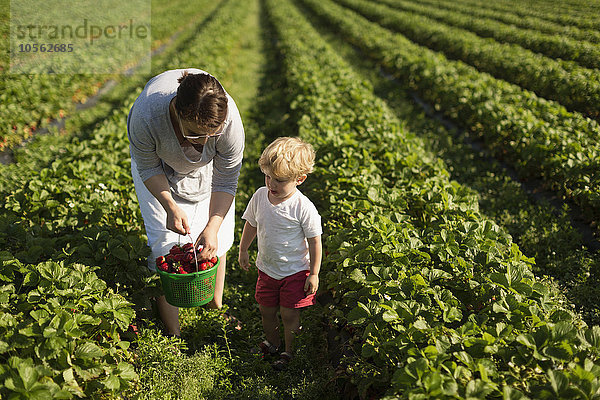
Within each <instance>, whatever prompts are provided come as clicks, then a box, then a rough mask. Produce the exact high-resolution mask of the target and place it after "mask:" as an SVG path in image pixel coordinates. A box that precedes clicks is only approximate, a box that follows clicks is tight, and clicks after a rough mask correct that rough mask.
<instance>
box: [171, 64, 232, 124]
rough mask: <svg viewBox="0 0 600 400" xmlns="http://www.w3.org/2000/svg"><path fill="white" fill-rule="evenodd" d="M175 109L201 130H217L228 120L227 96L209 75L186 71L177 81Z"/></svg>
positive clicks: (216, 81) (217, 82)
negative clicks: (196, 124) (194, 122)
mask: <svg viewBox="0 0 600 400" xmlns="http://www.w3.org/2000/svg"><path fill="white" fill-rule="evenodd" d="M177 81H178V82H179V87H178V88H177V98H176V99H175V109H176V110H177V112H179V115H180V116H181V118H183V119H185V120H187V121H196V123H198V125H199V126H200V127H201V128H206V129H210V130H214V129H217V128H218V127H219V126H220V125H221V124H222V123H223V121H225V118H227V95H226V94H225V90H224V89H223V86H221V84H220V83H219V81H218V80H217V79H216V78H215V77H213V76H211V75H208V74H190V73H188V72H187V71H184V72H183V74H182V75H181V77H180V78H179V79H178V80H177Z"/></svg>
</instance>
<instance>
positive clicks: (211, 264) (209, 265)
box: [206, 261, 215, 268]
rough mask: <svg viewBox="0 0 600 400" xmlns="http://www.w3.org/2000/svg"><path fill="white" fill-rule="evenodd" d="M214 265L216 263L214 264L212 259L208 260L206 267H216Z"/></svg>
mask: <svg viewBox="0 0 600 400" xmlns="http://www.w3.org/2000/svg"><path fill="white" fill-rule="evenodd" d="M214 266H215V264H213V263H212V262H211V261H207V262H206V267H207V268H212V267H214Z"/></svg>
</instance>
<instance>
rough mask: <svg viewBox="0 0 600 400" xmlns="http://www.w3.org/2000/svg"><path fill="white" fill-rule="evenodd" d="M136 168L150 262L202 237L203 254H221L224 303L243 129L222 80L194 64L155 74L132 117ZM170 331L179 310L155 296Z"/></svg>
mask: <svg viewBox="0 0 600 400" xmlns="http://www.w3.org/2000/svg"><path fill="white" fill-rule="evenodd" d="M127 133H128V136H129V148H130V153H131V172H132V176H133V181H134V185H135V191H136V194H137V197H138V201H139V204H140V209H141V212H142V217H143V219H144V226H145V228H146V234H147V236H148V245H149V246H150V248H151V250H152V253H151V255H150V257H149V258H148V267H149V268H150V269H151V270H155V268H156V267H155V265H154V264H155V263H154V260H155V259H156V258H157V257H158V256H161V255H164V254H167V253H168V252H169V249H170V248H171V247H172V246H173V244H175V243H178V242H179V241H181V242H183V243H185V242H186V241H189V238H187V239H186V237H181V236H180V235H186V236H190V235H191V237H192V238H197V239H196V240H195V244H196V246H197V247H198V246H202V251H201V253H200V254H199V257H203V258H211V257H213V256H215V255H217V256H219V258H220V261H221V262H220V265H219V268H218V270H217V277H216V284H215V296H214V299H213V300H212V302H211V303H209V307H211V308H221V306H222V299H223V286H224V282H225V267H226V252H227V250H228V249H229V248H230V247H231V245H232V244H233V232H234V225H235V221H234V208H235V207H234V205H233V199H234V195H235V192H236V189H237V181H238V177H239V173H240V168H241V166H242V156H243V151H244V128H243V126H242V120H241V118H240V114H239V112H238V109H237V106H236V104H235V102H234V100H233V99H232V98H231V96H229V94H227V92H225V90H224V89H223V87H222V86H221V84H220V83H219V81H217V79H216V78H215V77H213V76H211V75H210V74H208V73H207V72H205V71H202V70H199V69H193V68H187V69H179V70H171V71H166V72H163V73H162V74H160V75H158V76H156V77H154V78H152V79H151V80H150V81H149V82H148V83H147V84H146V86H145V87H144V90H143V91H142V93H141V94H140V95H139V97H138V98H137V99H136V101H135V103H134V104H133V107H132V108H131V110H130V112H129V117H128V119H127ZM157 304H158V310H159V313H160V316H161V319H162V321H163V323H164V325H165V331H166V332H165V333H166V334H168V335H175V336H179V335H180V331H179V309H178V308H177V307H174V306H171V305H170V304H169V303H167V302H166V300H165V297H164V296H162V297H160V298H159V299H157Z"/></svg>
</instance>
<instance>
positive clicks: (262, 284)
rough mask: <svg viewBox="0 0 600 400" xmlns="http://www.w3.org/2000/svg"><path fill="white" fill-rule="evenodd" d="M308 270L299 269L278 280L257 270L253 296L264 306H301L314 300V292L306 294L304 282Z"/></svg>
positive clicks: (311, 303) (309, 304) (310, 303)
mask: <svg viewBox="0 0 600 400" xmlns="http://www.w3.org/2000/svg"><path fill="white" fill-rule="evenodd" d="M308 275H309V271H300V272H297V273H295V274H294V275H290V276H286V277H285V278H283V279H281V280H278V279H274V278H271V277H270V276H269V275H267V274H265V273H264V272H262V271H261V270H258V280H257V281H256V293H255V294H254V298H255V299H256V301H257V302H258V304H260V305H262V306H265V307H277V306H282V307H286V308H302V307H306V306H312V305H313V304H315V302H316V297H315V294H314V293H313V294H310V295H308V296H307V295H306V294H305V293H304V284H305V283H306V278H307V277H308Z"/></svg>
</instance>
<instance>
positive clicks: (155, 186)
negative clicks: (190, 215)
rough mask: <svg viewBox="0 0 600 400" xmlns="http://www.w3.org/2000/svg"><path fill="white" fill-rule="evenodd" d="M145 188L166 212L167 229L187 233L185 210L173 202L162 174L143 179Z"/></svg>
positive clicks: (165, 178)
mask: <svg viewBox="0 0 600 400" xmlns="http://www.w3.org/2000/svg"><path fill="white" fill-rule="evenodd" d="M144 185H146V188H148V190H149V191H150V193H152V195H153V196H154V197H156V199H157V200H158V201H159V203H160V204H161V205H162V206H163V208H164V209H165V211H166V212H167V229H169V230H171V231H173V232H176V233H179V234H180V235H187V234H189V233H190V232H191V230H190V226H189V224H188V220H187V215H185V212H184V211H183V210H182V209H181V208H180V207H179V206H178V205H177V203H175V200H174V199H173V196H172V195H171V189H170V187H169V182H168V181H167V177H166V176H165V175H164V174H158V175H154V176H151V177H150V178H148V179H146V180H145V181H144Z"/></svg>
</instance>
